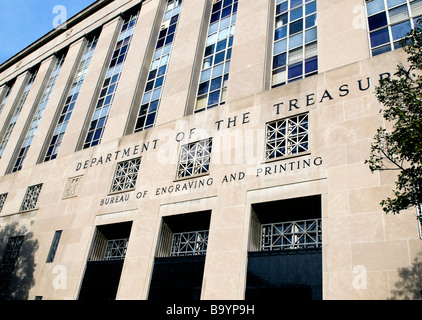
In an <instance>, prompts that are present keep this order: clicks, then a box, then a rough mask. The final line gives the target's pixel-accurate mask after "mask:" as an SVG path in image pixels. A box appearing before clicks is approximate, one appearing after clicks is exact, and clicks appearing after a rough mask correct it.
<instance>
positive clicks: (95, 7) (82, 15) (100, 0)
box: [0, 0, 114, 73]
mask: <svg viewBox="0 0 422 320" xmlns="http://www.w3.org/2000/svg"><path fill="white" fill-rule="evenodd" d="M113 1H114V0H97V1H96V2H94V3H93V4H91V5H90V6H88V7H86V8H85V9H83V10H82V11H80V12H79V13H77V14H75V15H74V16H72V17H71V18H69V19H68V20H66V21H65V22H63V23H62V24H61V25H60V26H58V27H57V28H55V29H53V30H51V31H49V32H48V33H47V34H45V35H44V36H42V37H41V38H39V39H38V40H36V41H35V42H33V43H32V44H30V45H29V46H27V47H26V48H25V49H23V50H21V51H19V52H18V53H16V54H15V55H14V56H12V57H11V58H9V59H8V60H6V61H5V62H3V63H2V64H1V65H0V73H2V72H3V71H5V70H7V69H8V68H9V67H11V66H12V65H13V64H15V63H16V62H18V61H19V60H22V59H23V58H24V57H26V56H28V55H29V54H31V53H32V52H34V51H36V50H37V49H39V48H40V47H42V46H43V45H45V44H46V43H48V42H49V41H51V40H52V39H54V38H55V37H57V36H59V35H61V34H62V33H64V32H66V31H67V30H68V29H69V28H72V27H73V26H75V25H76V24H78V23H79V22H81V21H83V20H84V19H86V18H87V17H89V16H91V15H92V14H94V13H96V12H97V11H99V10H101V9H102V8H104V7H105V6H107V5H108V4H110V3H111V2H113ZM65 24H66V28H63V27H61V26H64V25H65Z"/></svg>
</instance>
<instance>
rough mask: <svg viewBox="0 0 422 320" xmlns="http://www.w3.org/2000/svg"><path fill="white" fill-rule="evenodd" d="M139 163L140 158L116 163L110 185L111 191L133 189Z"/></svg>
mask: <svg viewBox="0 0 422 320" xmlns="http://www.w3.org/2000/svg"><path fill="white" fill-rule="evenodd" d="M140 164H141V158H137V159H132V160H128V161H123V162H120V163H118V164H117V167H116V172H115V173H114V178H113V183H112V185H111V192H118V191H123V190H130V189H134V188H135V185H136V180H137V178H138V172H139V166H140Z"/></svg>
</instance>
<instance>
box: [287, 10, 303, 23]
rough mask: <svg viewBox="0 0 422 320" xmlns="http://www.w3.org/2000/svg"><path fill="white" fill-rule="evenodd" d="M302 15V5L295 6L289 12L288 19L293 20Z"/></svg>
mask: <svg viewBox="0 0 422 320" xmlns="http://www.w3.org/2000/svg"><path fill="white" fill-rule="evenodd" d="M302 16H303V7H300V8H297V9H295V10H292V11H291V12H290V21H294V20H296V19H299V18H302Z"/></svg>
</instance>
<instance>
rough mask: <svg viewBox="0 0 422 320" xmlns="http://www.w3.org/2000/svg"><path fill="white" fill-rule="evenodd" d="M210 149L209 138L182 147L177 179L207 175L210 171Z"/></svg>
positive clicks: (210, 141) (210, 142) (210, 140)
mask: <svg viewBox="0 0 422 320" xmlns="http://www.w3.org/2000/svg"><path fill="white" fill-rule="evenodd" d="M211 148H212V139H211V138H208V139H204V140H201V141H198V142H194V143H190V144H187V145H184V146H182V150H181V152H180V159H179V167H178V171H177V178H185V177H191V176H195V175H199V174H203V173H208V172H209V170H210V160H211Z"/></svg>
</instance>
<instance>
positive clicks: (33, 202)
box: [20, 184, 42, 211]
mask: <svg viewBox="0 0 422 320" xmlns="http://www.w3.org/2000/svg"><path fill="white" fill-rule="evenodd" d="M41 189H42V184H37V185H35V186H31V187H28V189H27V190H26V194H25V197H24V199H23V201H22V205H21V208H20V211H26V210H32V209H35V208H36V206H37V201H38V197H39V195H40V192H41Z"/></svg>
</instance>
